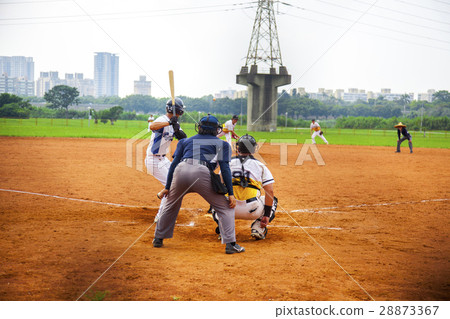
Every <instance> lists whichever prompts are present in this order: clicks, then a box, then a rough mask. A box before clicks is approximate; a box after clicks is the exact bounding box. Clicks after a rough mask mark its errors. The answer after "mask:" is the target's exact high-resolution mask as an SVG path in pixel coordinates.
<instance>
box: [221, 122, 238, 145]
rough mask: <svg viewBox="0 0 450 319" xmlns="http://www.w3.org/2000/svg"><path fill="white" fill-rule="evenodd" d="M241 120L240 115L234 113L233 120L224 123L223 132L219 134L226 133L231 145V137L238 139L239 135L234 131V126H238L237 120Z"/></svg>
mask: <svg viewBox="0 0 450 319" xmlns="http://www.w3.org/2000/svg"><path fill="white" fill-rule="evenodd" d="M238 120H239V116H237V115H233V117H232V118H231V120H228V121H226V122H225V124H224V125H223V129H222V133H220V134H219V135H217V137H221V136H224V135H225V138H226V139H227V142H228V144H230V145H231V138H234V139H235V140H237V139H238V138H239V136H238V135H237V134H236V133H234V127H235V126H236V123H237V121H238Z"/></svg>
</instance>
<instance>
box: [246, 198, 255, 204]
mask: <svg viewBox="0 0 450 319" xmlns="http://www.w3.org/2000/svg"><path fill="white" fill-rule="evenodd" d="M257 200H258V198H256V197H252V198H249V199H246V200H245V202H246V203H247V204H248V203H251V202H254V201H257Z"/></svg>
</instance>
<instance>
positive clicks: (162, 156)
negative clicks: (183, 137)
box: [145, 115, 174, 186]
mask: <svg viewBox="0 0 450 319" xmlns="http://www.w3.org/2000/svg"><path fill="white" fill-rule="evenodd" d="M169 121H170V119H169V118H168V117H167V115H162V116H160V117H158V118H157V119H156V120H155V121H154V122H153V123H159V122H169ZM173 133H174V130H173V127H172V126H171V125H169V126H165V127H163V128H161V129H159V130H156V131H152V136H151V138H150V144H149V145H148V148H147V156H146V157H145V166H146V167H147V172H148V173H149V174H151V175H153V176H154V177H155V178H156V179H157V180H158V181H160V182H161V184H163V186H166V180H167V174H168V173H169V168H170V164H171V162H170V161H169V159H168V158H167V157H166V154H167V152H168V151H169V147H170V143H172V141H173Z"/></svg>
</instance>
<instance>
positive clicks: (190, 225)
mask: <svg viewBox="0 0 450 319" xmlns="http://www.w3.org/2000/svg"><path fill="white" fill-rule="evenodd" d="M175 226H177V227H196V226H199V225H196V224H195V223H194V222H190V223H189V224H175ZM267 227H268V228H272V227H275V228H298V227H299V226H295V225H268V226H267ZM302 228H309V229H326V230H342V228H340V227H325V226H302Z"/></svg>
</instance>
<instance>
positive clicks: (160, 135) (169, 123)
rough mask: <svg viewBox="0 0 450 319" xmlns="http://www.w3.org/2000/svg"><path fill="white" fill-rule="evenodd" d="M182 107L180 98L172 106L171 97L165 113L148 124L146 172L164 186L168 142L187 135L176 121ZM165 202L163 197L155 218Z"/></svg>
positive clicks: (167, 164)
mask: <svg viewBox="0 0 450 319" xmlns="http://www.w3.org/2000/svg"><path fill="white" fill-rule="evenodd" d="M184 109H185V107H184V104H183V101H182V100H181V99H180V98H175V108H173V107H172V99H170V100H169V101H167V104H166V112H167V113H166V115H162V116H160V117H158V118H157V119H156V120H154V121H153V122H152V123H151V124H150V129H151V130H152V136H151V138H150V144H149V145H148V147H147V155H146V157H145V166H146V167H147V172H148V173H149V174H151V175H153V176H154V177H155V178H156V179H157V180H158V181H160V182H161V184H162V185H163V186H166V180H167V175H168V173H169V167H170V164H171V161H170V160H169V159H168V158H167V157H166V154H167V152H168V151H169V146H170V143H172V141H173V138H174V137H176V138H177V139H179V140H180V139H183V138H186V137H187V136H186V134H185V133H184V132H183V131H182V130H181V128H180V124H179V123H178V117H179V116H181V115H183V113H184ZM174 112H175V115H174ZM165 202H166V200H165V198H163V199H162V200H161V205H160V207H159V211H158V215H157V216H156V217H155V219H156V220H157V219H158V216H159V212H160V211H161V210H162V208H163V207H164V204H165Z"/></svg>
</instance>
